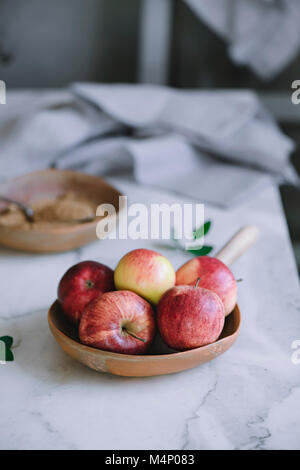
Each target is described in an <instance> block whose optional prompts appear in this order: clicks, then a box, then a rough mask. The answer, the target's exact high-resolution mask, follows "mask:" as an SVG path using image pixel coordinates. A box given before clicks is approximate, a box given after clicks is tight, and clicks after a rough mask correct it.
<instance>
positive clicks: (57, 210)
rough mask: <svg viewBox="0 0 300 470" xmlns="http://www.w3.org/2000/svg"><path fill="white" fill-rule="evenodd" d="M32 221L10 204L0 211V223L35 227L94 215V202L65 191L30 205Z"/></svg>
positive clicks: (11, 225) (8, 225)
mask: <svg viewBox="0 0 300 470" xmlns="http://www.w3.org/2000/svg"><path fill="white" fill-rule="evenodd" d="M30 207H31V208H32V209H33V211H34V222H33V223H30V222H28V220H27V219H26V216H25V215H24V213H23V212H22V211H21V210H20V209H19V208H18V207H17V206H15V205H14V204H10V205H9V206H8V207H7V209H5V211H3V212H2V213H0V225H4V226H6V227H20V228H35V227H39V226H41V225H45V224H46V225H48V224H62V223H68V222H73V221H77V220H81V219H86V218H91V219H93V218H94V217H95V211H96V204H93V203H92V202H91V201H89V200H87V199H86V198H83V197H82V196H80V195H78V194H75V193H71V192H69V193H65V194H63V195H61V196H59V197H58V198H56V199H54V200H53V199H41V200H40V201H37V202H35V203H33V204H31V205H30Z"/></svg>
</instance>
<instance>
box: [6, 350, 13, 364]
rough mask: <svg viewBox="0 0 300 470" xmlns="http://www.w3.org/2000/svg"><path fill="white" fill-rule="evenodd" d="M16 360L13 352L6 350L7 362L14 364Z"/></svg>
mask: <svg viewBox="0 0 300 470" xmlns="http://www.w3.org/2000/svg"><path fill="white" fill-rule="evenodd" d="M14 360H15V358H14V355H13V352H12V351H11V350H10V349H8V348H6V362H12V361H14Z"/></svg>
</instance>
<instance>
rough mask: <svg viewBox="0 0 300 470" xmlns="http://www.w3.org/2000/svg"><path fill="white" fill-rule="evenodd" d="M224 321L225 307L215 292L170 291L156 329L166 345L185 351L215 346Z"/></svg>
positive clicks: (178, 288) (159, 311) (199, 289)
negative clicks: (207, 345)
mask: <svg viewBox="0 0 300 470" xmlns="http://www.w3.org/2000/svg"><path fill="white" fill-rule="evenodd" d="M224 320H225V312H224V305H223V303H222V301H221V299H220V297H219V296H218V295H217V294H215V293H214V292H212V291H210V290H207V289H203V288H202V287H193V286H175V287H173V288H172V289H169V290H168V291H167V292H166V293H165V294H164V295H163V297H162V298H161V300H160V301H159V304H158V306H157V325H158V329H159V332H160V335H161V337H162V339H163V341H164V342H165V343H166V344H167V345H168V346H169V347H170V348H173V349H177V350H179V351H184V350H186V349H193V348H198V347H200V346H204V345H206V344H210V343H213V342H214V341H216V340H217V339H218V337H219V336H220V334H221V332H222V329H223V326H224Z"/></svg>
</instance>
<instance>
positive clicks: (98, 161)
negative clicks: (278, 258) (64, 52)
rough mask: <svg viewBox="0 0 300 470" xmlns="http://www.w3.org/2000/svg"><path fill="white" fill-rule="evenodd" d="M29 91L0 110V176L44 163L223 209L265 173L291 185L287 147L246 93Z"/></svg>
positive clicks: (144, 88)
mask: <svg viewBox="0 0 300 470" xmlns="http://www.w3.org/2000/svg"><path fill="white" fill-rule="evenodd" d="M27 93H28V94H27V95H26V92H21V93H13V95H12V97H10V95H9V96H8V100H7V105H5V106H2V107H1V109H0V112H1V115H0V145H1V156H0V175H1V177H2V178H9V177H12V176H15V175H17V174H22V173H24V172H29V171H32V170H35V169H40V168H44V167H46V166H49V165H55V166H56V167H57V168H74V169H77V170H81V171H86V172H89V173H92V174H98V175H119V174H120V173H121V174H124V173H125V174H127V175H131V177H133V178H134V179H135V180H136V181H137V182H139V183H141V184H147V185H151V186H157V187H161V188H163V189H169V190H172V191H175V192H179V193H182V194H185V195H187V196H191V197H193V198H195V199H197V200H199V201H201V202H205V201H206V202H211V203H214V204H217V205H221V206H228V205H232V204H236V203H238V202H239V201H241V200H244V199H245V198H249V197H251V195H253V194H255V193H256V192H257V190H258V188H259V187H261V186H264V185H265V183H266V180H268V179H269V178H270V177H274V178H276V180H281V181H282V180H288V181H292V182H294V183H296V184H298V181H299V180H298V177H297V175H296V174H295V172H294V170H293V168H292V166H291V164H290V162H289V154H290V152H291V150H292V149H293V142H292V141H291V140H290V139H289V138H288V137H286V136H285V135H284V134H283V133H282V132H281V131H280V130H279V129H278V127H277V125H276V123H275V122H274V121H273V120H272V118H271V117H270V116H269V114H268V113H267V111H266V110H265V109H264V108H263V107H262V106H261V104H260V102H259V100H258V98H257V96H256V95H255V94H254V93H252V92H250V91H223V90H219V91H202V90H201V91H195V90H174V89H171V88H168V87H161V86H152V85H122V84H115V85H100V84H93V83H77V84H74V85H72V86H71V87H70V88H69V89H68V90H63V91H48V92H47V91H45V92H36V93H35V92H30V93H29V92H27ZM3 110H4V112H3Z"/></svg>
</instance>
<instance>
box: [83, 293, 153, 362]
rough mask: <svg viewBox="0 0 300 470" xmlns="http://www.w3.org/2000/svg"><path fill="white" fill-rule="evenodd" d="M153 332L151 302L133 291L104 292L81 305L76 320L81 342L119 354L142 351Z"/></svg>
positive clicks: (148, 342)
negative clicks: (80, 313)
mask: <svg viewBox="0 0 300 470" xmlns="http://www.w3.org/2000/svg"><path fill="white" fill-rule="evenodd" d="M154 334H155V318H154V312H153V310H152V307H151V305H150V304H149V303H148V302H147V301H146V300H145V299H143V298H142V297H140V296H139V295H137V294H135V293H134V292H130V291H125V290H123V291H122V290H120V291H115V292H108V293H106V294H103V295H102V296H101V297H98V298H97V299H95V300H93V301H92V302H91V303H89V304H88V305H87V306H86V308H85V309H84V312H83V315H82V317H81V320H80V324H79V338H80V340H81V341H82V343H84V344H87V345H88V346H93V347H95V348H99V349H105V350H107V351H114V352H118V353H123V354H143V353H144V352H146V351H147V349H148V348H149V346H150V344H151V342H152V340H153V338H154Z"/></svg>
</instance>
